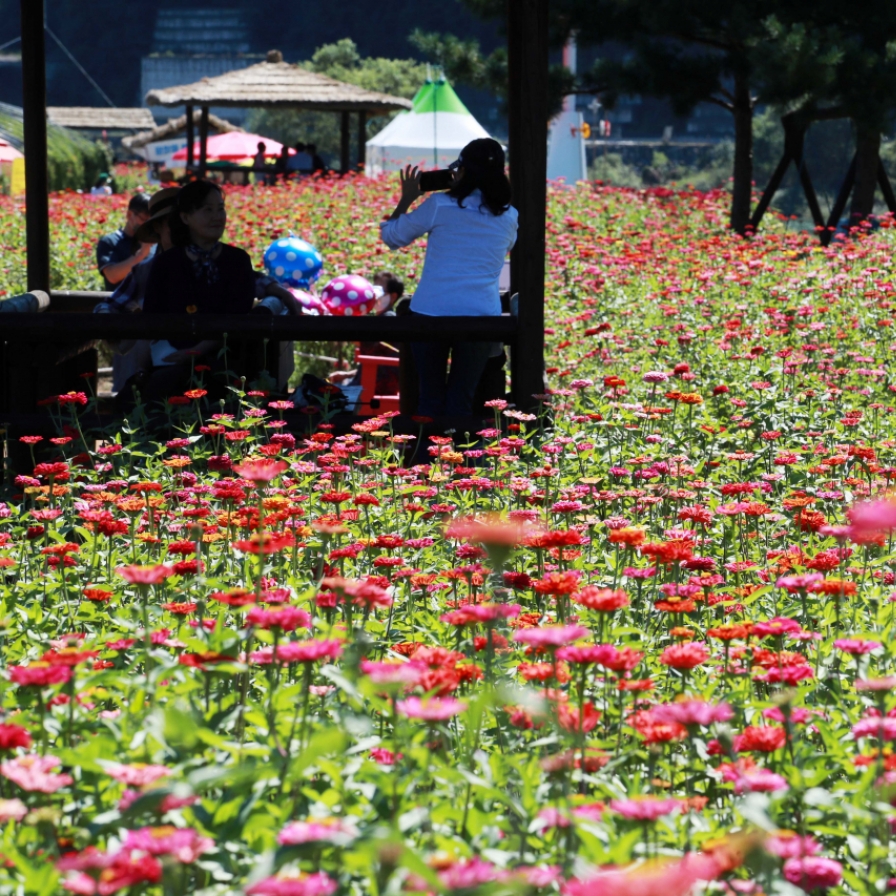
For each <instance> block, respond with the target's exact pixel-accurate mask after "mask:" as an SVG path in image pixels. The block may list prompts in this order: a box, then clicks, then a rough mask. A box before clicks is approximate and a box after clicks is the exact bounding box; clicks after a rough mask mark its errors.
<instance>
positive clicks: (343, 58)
mask: <svg viewBox="0 0 896 896" xmlns="http://www.w3.org/2000/svg"><path fill="white" fill-rule="evenodd" d="M299 64H300V65H301V66H302V67H303V68H306V69H308V70H309V71H313V72H318V73H319V74H322V75H326V76H327V77H329V78H335V79H336V80H337V81H343V82H345V83H346V84H355V85H357V86H358V87H363V88H364V89H365V90H375V91H378V92H380V93H388V94H391V95H392V96H400V97H404V98H406V99H411V98H412V97H413V96H414V94H415V93H416V92H417V90H418V89H419V87H420V85H421V84H422V83H423V82H424V80H425V79H426V66H425V65H424V64H422V63H420V62H416V61H415V60H413V59H384V58H379V57H362V56H361V54H360V53H359V52H358V47H357V45H356V44H355V42H354V41H353V40H351V39H349V38H343V39H342V40H339V41H337V42H336V43H332V44H324V45H323V46H321V47H318V49H317V50H315V52H314V55H313V56H312V57H311V59H310V60H308V61H307V62H302V63H299ZM392 117H394V116H392V115H385V116H377V117H375V118H371V119H370V120H369V121H368V122H367V135H368V136H371V135H373V134H375V133H377V131H379V130H381V129H382V128H383V127H385V125H386V124H387V123H388V122H389V121H390V119H391V118H392ZM248 127H249V129H250V130H252V131H255V132H257V133H259V134H262V135H264V136H266V137H272V138H273V139H275V140H278V141H280V142H281V143H289V144H290V145H292V144H294V143H295V142H296V141H297V140H302V141H303V142H305V143H314V144H315V145H316V146H317V151H318V153H320V154H321V155H322V156H323V157H324V159H325V160H326V161H327V162H328V163H329V164H330V165H331V166H332V167H337V166H338V162H339V151H340V117H339V114H338V113H332V112H302V111H295V110H273V109H271V110H269V109H259V110H256V111H254V112H252V113H251V114H250V116H249V120H248ZM356 130H357V128H355V129H354V130H353V131H352V134H351V136H352V141H355V140H356V139H357V134H356Z"/></svg>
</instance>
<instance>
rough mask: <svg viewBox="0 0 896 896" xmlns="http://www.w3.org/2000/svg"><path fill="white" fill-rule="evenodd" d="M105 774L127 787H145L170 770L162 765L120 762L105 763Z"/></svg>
mask: <svg viewBox="0 0 896 896" xmlns="http://www.w3.org/2000/svg"><path fill="white" fill-rule="evenodd" d="M105 769H106V774H107V775H109V777H110V778H114V779H115V780H116V781H121V783H122V784H126V785H127V786H128V787H146V786H148V785H149V784H152V783H154V782H155V781H158V780H159V778H164V777H165V776H166V775H170V774H171V769H170V768H168V767H167V766H164V765H146V764H144V763H142V762H134V763H132V764H131V765H125V764H124V763H121V762H106V763H105Z"/></svg>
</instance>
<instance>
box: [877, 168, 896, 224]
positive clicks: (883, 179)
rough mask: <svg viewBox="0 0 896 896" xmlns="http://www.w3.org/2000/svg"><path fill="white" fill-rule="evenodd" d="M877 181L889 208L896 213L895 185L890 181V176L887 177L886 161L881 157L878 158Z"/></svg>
mask: <svg viewBox="0 0 896 896" xmlns="http://www.w3.org/2000/svg"><path fill="white" fill-rule="evenodd" d="M877 183H878V186H879V187H880V191H881V193H882V194H883V197H884V202H886V203H887V208H888V209H889V211H890V212H891V213H892V214H894V215H896V195H894V194H893V186H892V184H891V183H890V178H889V177H887V169H886V168H884V163H883V161H882V160H881V159H880V158H878V160H877Z"/></svg>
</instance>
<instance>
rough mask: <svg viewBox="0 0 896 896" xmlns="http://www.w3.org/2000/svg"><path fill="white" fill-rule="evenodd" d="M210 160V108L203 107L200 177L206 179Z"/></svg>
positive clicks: (200, 121)
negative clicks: (206, 167)
mask: <svg viewBox="0 0 896 896" xmlns="http://www.w3.org/2000/svg"><path fill="white" fill-rule="evenodd" d="M207 160H208V106H203V107H202V115H201V116H200V118H199V176H200V177H205V166H206V162H207Z"/></svg>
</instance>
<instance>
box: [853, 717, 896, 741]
mask: <svg viewBox="0 0 896 896" xmlns="http://www.w3.org/2000/svg"><path fill="white" fill-rule="evenodd" d="M852 735H853V737H856V738H859V737H877V738H880V739H881V740H896V719H890V718H883V719H879V718H873V717H872V718H870V719H862V720H861V721H859V722H856V724H855V725H853V726H852Z"/></svg>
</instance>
